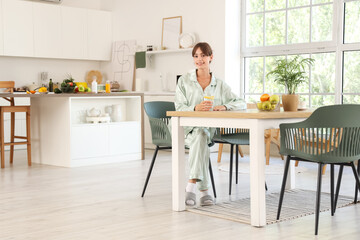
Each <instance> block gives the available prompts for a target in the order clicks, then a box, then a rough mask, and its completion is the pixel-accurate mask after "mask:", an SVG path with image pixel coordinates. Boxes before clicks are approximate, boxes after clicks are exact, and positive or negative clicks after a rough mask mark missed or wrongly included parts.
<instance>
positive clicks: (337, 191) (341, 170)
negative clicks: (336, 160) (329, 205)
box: [334, 165, 344, 213]
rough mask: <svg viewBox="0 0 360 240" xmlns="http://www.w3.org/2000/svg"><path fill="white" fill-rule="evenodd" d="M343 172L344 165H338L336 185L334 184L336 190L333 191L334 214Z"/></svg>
mask: <svg viewBox="0 0 360 240" xmlns="http://www.w3.org/2000/svg"><path fill="white" fill-rule="evenodd" d="M343 171H344V165H340V168H339V174H338V179H337V183H336V190H335V199H334V213H335V212H336V205H337V200H338V197H339V191H340V185H341V178H342V174H343Z"/></svg>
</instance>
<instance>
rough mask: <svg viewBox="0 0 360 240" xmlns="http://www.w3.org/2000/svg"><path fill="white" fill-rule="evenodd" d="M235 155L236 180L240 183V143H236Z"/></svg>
mask: <svg viewBox="0 0 360 240" xmlns="http://www.w3.org/2000/svg"><path fill="white" fill-rule="evenodd" d="M235 156H236V163H235V165H236V176H235V179H236V180H235V181H236V184H238V175H239V174H238V173H239V145H236V147H235Z"/></svg>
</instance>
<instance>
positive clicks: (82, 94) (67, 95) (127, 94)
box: [0, 92, 144, 98]
mask: <svg viewBox="0 0 360 240" xmlns="http://www.w3.org/2000/svg"><path fill="white" fill-rule="evenodd" d="M116 96H119V97H124V96H144V93H143V92H112V93H59V94H55V93H35V94H27V93H24V92H15V93H0V97H16V98H17V97H30V98H40V97H41V98H43V97H46V98H54V97H116Z"/></svg>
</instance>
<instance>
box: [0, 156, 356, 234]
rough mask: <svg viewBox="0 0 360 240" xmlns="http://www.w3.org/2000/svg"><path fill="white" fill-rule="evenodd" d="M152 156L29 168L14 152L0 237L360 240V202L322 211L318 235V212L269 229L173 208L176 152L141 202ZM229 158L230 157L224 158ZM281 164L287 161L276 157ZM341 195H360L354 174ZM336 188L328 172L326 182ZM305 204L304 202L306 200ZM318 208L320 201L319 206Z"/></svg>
mask: <svg viewBox="0 0 360 240" xmlns="http://www.w3.org/2000/svg"><path fill="white" fill-rule="evenodd" d="M152 153H153V152H152V151H147V152H146V160H145V161H140V160H139V161H129V162H124V163H120V164H107V165H98V166H91V167H80V168H61V167H51V166H45V165H37V164H34V165H33V166H32V167H30V168H28V167H27V165H26V157H25V156H26V155H25V151H17V152H16V153H15V160H14V162H15V163H14V166H10V165H9V164H8V159H9V158H8V156H7V162H6V163H7V164H6V168H5V169H2V170H0V181H1V182H0V184H1V185H0V239H1V240H4V239H26V240H30V239H34V240H35V239H36V240H41V239H46V240H48V239H51V240H53V239H64V240H65V239H66V240H70V239H81V240H82V239H84V240H85V239H86V240H89V239H96V240H103V239H187V240H190V239H206V240H208V239H339V238H341V239H346V240H351V239H359V238H360V204H357V205H354V206H350V207H345V208H342V209H338V210H337V212H336V214H335V216H334V217H331V216H330V213H329V212H325V213H321V215H320V228H319V236H318V237H315V236H314V215H312V216H307V217H303V218H298V219H296V220H293V221H287V222H283V223H279V224H272V225H269V226H267V227H264V228H255V227H251V226H249V225H246V224H241V223H238V222H232V221H228V220H223V219H217V218H212V217H207V216H202V215H198V214H194V213H190V212H186V211H185V212H173V211H172V210H171V161H170V158H171V154H170V152H164V151H160V152H159V156H158V161H157V163H156V165H155V168H154V171H153V176H152V178H151V180H150V183H149V187H148V190H147V193H146V195H145V197H144V198H141V197H140V194H141V190H142V186H143V183H144V179H145V176H146V173H147V170H148V166H149V164H150V160H151V156H152ZM211 157H212V164H213V168H214V174H215V179H216V186H217V190H218V195H219V198H218V199H217V201H225V200H228V199H229V196H228V194H227V192H228V173H227V172H219V171H218V170H217V168H216V167H217V163H216V158H217V153H213V154H212V156H211ZM223 161H228V153H224V154H223ZM271 162H272V164H281V160H280V159H274V158H272V159H271ZM302 166H304V167H306V168H308V170H307V171H305V172H303V173H300V174H297V186H299V187H300V188H303V189H313V190H315V188H316V172H317V170H316V167H315V166H313V165H309V164H305V163H302ZM344 174H345V175H344V178H343V183H342V190H341V194H344V195H350V196H353V194H354V180H353V178H352V175H351V172H350V169H346V170H345V173H344ZM281 177H282V176H281V175H267V176H266V181H267V184H268V187H269V192H276V191H279V189H280V184H281ZM239 181H240V182H239V184H238V185H237V186H236V185H234V187H233V195H232V196H231V199H237V198H242V197H246V196H249V176H248V175H246V174H242V175H240V178H239ZM323 191H329V172H328V171H327V173H326V175H325V177H324V179H323ZM299 205H300V206H301V199H299ZM314 205H315V203H314Z"/></svg>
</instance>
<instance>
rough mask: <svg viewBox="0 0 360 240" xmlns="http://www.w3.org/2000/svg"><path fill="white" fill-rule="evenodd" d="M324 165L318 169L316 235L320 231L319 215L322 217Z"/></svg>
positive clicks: (320, 165) (320, 164)
mask: <svg viewBox="0 0 360 240" xmlns="http://www.w3.org/2000/svg"><path fill="white" fill-rule="evenodd" d="M323 165H324V164H323V163H319V167H318V182H317V190H316V209H315V235H318V229H319V215H320V199H321V180H322V168H323Z"/></svg>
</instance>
